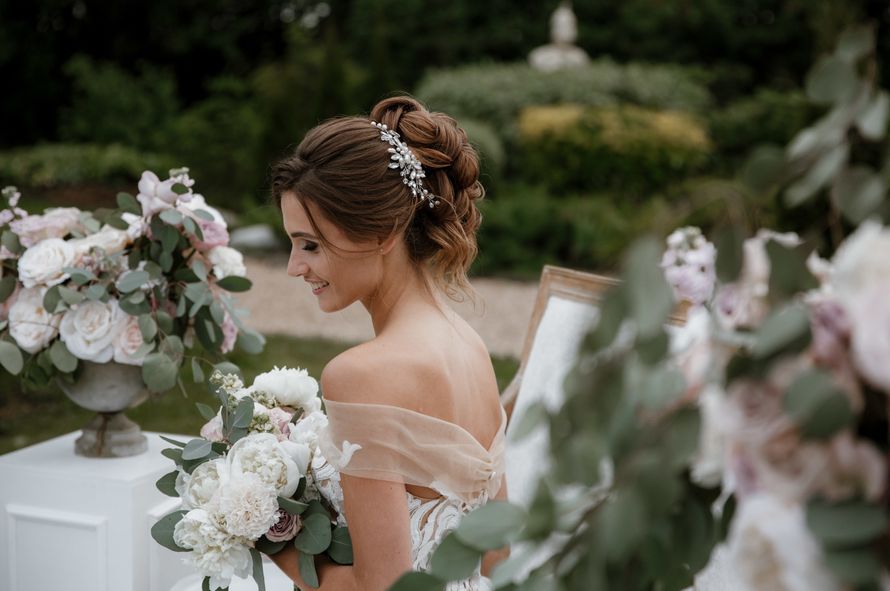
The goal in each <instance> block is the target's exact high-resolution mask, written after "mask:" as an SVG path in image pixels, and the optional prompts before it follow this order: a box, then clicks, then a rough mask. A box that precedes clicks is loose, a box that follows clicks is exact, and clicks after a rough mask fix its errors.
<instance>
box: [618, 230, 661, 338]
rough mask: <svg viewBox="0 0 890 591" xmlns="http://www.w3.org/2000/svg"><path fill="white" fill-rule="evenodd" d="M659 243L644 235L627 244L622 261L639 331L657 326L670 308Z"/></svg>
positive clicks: (652, 331)
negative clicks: (628, 249) (625, 255)
mask: <svg viewBox="0 0 890 591" xmlns="http://www.w3.org/2000/svg"><path fill="white" fill-rule="evenodd" d="M660 259H661V247H660V246H659V244H658V242H657V241H656V240H655V239H654V238H651V237H650V238H644V239H642V240H639V241H637V242H636V243H635V244H634V245H633V246H631V249H630V253H629V254H628V256H627V260H626V262H625V272H624V275H625V277H626V280H627V288H626V289H627V291H626V293H627V296H628V298H629V300H630V310H631V314H632V315H633V317H634V319H635V320H636V323H637V330H638V331H639V333H640V334H641V335H644V336H648V335H653V334H655V333H657V332H658V331H659V330H661V328H662V325H663V324H664V323H665V321H666V320H667V317H668V315H669V314H670V312H671V309H672V308H673V292H672V291H671V288H670V286H669V285H668V283H667V281H666V280H665V278H664V272H663V271H662V269H661V267H660V266H659V261H660Z"/></svg>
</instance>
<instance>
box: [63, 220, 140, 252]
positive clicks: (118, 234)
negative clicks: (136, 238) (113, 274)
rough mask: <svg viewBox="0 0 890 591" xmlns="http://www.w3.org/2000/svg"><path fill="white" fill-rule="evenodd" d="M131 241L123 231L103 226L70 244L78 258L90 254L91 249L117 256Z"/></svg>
mask: <svg viewBox="0 0 890 591" xmlns="http://www.w3.org/2000/svg"><path fill="white" fill-rule="evenodd" d="M130 242H132V239H131V238H130V235H129V234H128V233H127V232H126V231H124V230H118V229H117V228H112V227H111V226H104V227H103V228H102V229H101V230H99V231H98V232H96V233H95V234H90V235H89V236H86V237H84V238H78V239H77V240H72V241H71V244H72V245H73V246H74V249H75V251H76V253H77V255H78V256H83V255H85V254H87V253H89V252H90V249H92V248H101V249H102V250H104V251H105V254H107V255H113V254H117V253H119V252H121V251H123V250H124V249H125V248H127V246H129V244H130Z"/></svg>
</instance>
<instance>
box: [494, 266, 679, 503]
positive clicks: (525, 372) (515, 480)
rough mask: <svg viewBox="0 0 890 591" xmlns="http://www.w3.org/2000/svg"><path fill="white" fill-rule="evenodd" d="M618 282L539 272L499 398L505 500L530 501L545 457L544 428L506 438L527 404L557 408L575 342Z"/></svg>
mask: <svg viewBox="0 0 890 591" xmlns="http://www.w3.org/2000/svg"><path fill="white" fill-rule="evenodd" d="M619 283H620V282H619V281H618V280H617V279H615V278H612V277H606V276H603V275H595V274H593V273H585V272H582V271H575V270H573V269H565V268H561V267H553V266H550V265H547V266H545V267H544V270H543V272H542V273H541V283H540V287H539V288H538V296H537V299H536V300H535V307H534V309H533V311H532V317H531V320H530V322H529V327H528V332H527V334H526V337H525V344H524V347H523V352H522V358H521V359H520V362H519V369H518V371H517V372H516V376H515V377H514V379H513V381H512V382H511V383H510V385H509V386H507V388H506V389H505V390H504V392H503V394H502V395H501V401H502V403H503V405H504V408H505V409H506V410H507V415H508V417H510V419H509V422H508V424H507V452H506V460H507V488H508V491H509V495H510V500H511V501H515V502H518V503H519V504H522V505H525V506H528V505H529V504H530V503H531V501H532V498H533V496H534V493H535V488H536V487H537V485H538V480H539V479H540V477H541V475H542V474H543V473H545V472H546V471H547V469H548V465H549V456H550V454H549V442H550V433H549V430H548V428H547V425H541V426H539V427H538V428H536V429H535V430H534V431H532V432H531V433H530V434H529V435H527V436H525V437H523V438H522V439H521V440H520V441H514V440H513V437H512V436H513V434H514V433H515V432H516V429H517V427H518V426H519V425H520V424H521V423H522V418H523V416H524V415H525V413H526V412H527V411H528V409H529V408H530V407H531V406H532V405H534V404H536V403H543V404H544V406H545V407H546V408H547V409H548V410H550V411H555V410H556V409H558V408H559V407H560V406H561V405H562V402H563V399H564V392H563V382H564V381H565V378H566V375H568V372H569V370H570V369H571V368H572V366H573V365H574V364H575V362H576V361H577V359H578V349H579V348H580V346H581V342H582V340H583V338H584V336H585V335H586V334H587V332H588V331H590V330H591V329H592V328H593V327H594V326H595V325H596V323H597V321H598V320H599V306H600V302H601V301H602V299H603V297H604V296H605V294H606V292H607V291H608V290H609V289H610V288H612V287H614V286H617V285H618V284H619ZM685 312H686V310H685V308H684V307H683V306H680V307H678V308H677V309H676V310H675V311H674V314H673V315H672V316H671V318H670V321H669V322H670V324H673V325H680V324H683V322H684V321H685ZM594 469H596V467H595V466H591V470H594Z"/></svg>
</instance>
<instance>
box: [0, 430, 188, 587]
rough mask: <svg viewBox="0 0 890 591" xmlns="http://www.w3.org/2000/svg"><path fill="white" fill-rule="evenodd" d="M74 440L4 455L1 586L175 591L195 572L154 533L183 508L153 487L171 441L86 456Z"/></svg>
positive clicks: (165, 467) (166, 466)
mask: <svg viewBox="0 0 890 591" xmlns="http://www.w3.org/2000/svg"><path fill="white" fill-rule="evenodd" d="M78 435H79V433H70V434H68V435H64V436H62V437H57V438H56V439H52V440H49V441H46V442H43V443H40V444H37V445H34V446H31V447H28V448H25V449H22V450H18V451H15V452H12V453H9V454H6V455H3V456H0V509H2V513H0V589H3V590H8V591H55V590H57V589H59V590H61V589H64V590H65V591H169V589H170V588H171V587H172V586H173V585H174V584H175V583H176V581H178V580H180V579H182V578H183V577H184V576H186V575H188V574H190V572H193V571H190V569H188V568H187V567H186V566H185V565H183V564H182V563H181V561H180V555H178V554H177V553H175V552H171V551H170V550H167V549H166V548H163V547H162V546H160V545H158V544H157V543H155V541H154V540H153V539H152V538H151V535H150V529H151V526H152V525H154V523H155V522H156V521H157V520H158V519H159V518H160V517H162V516H164V515H166V514H167V513H169V512H170V511H173V510H175V509H176V508H177V506H178V504H179V500H178V499H172V498H170V497H167V496H165V495H163V494H161V493H160V492H159V491H158V490H157V488H155V485H154V483H155V481H156V480H157V479H158V478H160V477H161V476H163V475H164V474H166V473H167V472H170V471H171V470H172V469H173V462H171V461H170V460H169V459H167V458H165V457H163V456H162V455H161V453H160V451H161V450H162V449H163V448H164V447H169V444H167V443H165V442H164V441H162V440H161V439H160V437H158V434H157V433H146V435H147V436H148V446H149V449H148V452H146V453H144V454H140V455H138V456H134V457H130V458H84V457H81V456H77V455H75V454H74V440H75V439H76V438H77V436H78ZM171 437H174V438H177V439H180V440H182V439H183V436H179V435H172V436H171ZM186 439H187V438H186Z"/></svg>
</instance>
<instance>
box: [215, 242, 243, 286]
mask: <svg viewBox="0 0 890 591" xmlns="http://www.w3.org/2000/svg"><path fill="white" fill-rule="evenodd" d="M207 260H208V261H209V262H210V264H211V265H213V274H214V275H216V278H217V279H222V278H223V277H229V276H232V275H234V276H236V277H244V276H246V275H247V267H245V266H244V255H242V254H241V253H240V252H238V251H237V250H235V249H234V248H231V247H228V246H215V247H213V248H211V249H210V250H209V251H208V252H207Z"/></svg>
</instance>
